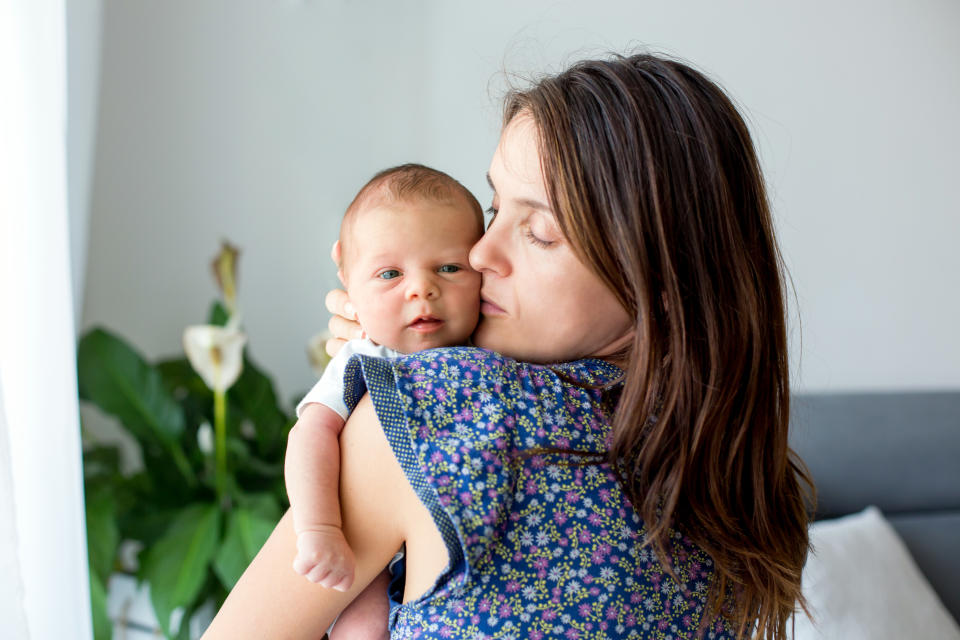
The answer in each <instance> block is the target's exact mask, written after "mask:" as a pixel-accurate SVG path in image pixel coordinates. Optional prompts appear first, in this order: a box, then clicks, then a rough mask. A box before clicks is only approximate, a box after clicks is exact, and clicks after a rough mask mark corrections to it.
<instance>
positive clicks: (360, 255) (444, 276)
mask: <svg viewBox="0 0 960 640" xmlns="http://www.w3.org/2000/svg"><path fill="white" fill-rule="evenodd" d="M478 226H479V223H478V222H477V220H476V218H475V217H474V215H473V213H472V212H470V211H469V210H466V209H465V208H464V207H463V206H456V205H448V204H440V203H436V202H419V203H414V204H401V205H392V206H377V207H373V208H371V209H368V210H365V211H362V212H358V214H357V218H356V220H355V221H354V222H353V227H352V228H351V230H350V240H349V242H348V247H347V252H348V253H347V255H345V256H344V259H345V261H346V275H345V282H344V284H345V286H346V288H347V293H348V294H349V295H350V301H351V302H352V303H353V305H354V308H356V310H357V315H358V317H359V320H360V324H361V325H362V326H363V329H364V331H366V332H367V336H368V337H369V338H370V339H371V340H373V341H374V342H376V343H378V344H382V345H385V346H387V347H390V348H391V349H395V350H397V351H400V352H403V353H413V352H415V351H421V350H423V349H431V348H433V347H444V346H450V345H456V344H463V343H465V342H466V341H467V339H468V338H469V337H470V334H471V333H473V329H474V327H476V325H477V320H478V318H479V313H480V273H479V272H477V271H474V270H473V269H471V268H470V263H469V262H468V261H467V256H468V255H469V253H470V248H471V247H472V246H473V244H474V243H475V242H476V241H477V239H478V238H479V237H480V235H481V231H480V229H479V228H478Z"/></svg>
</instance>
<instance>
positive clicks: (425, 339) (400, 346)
mask: <svg viewBox="0 0 960 640" xmlns="http://www.w3.org/2000/svg"><path fill="white" fill-rule="evenodd" d="M403 333H404V335H401V336H399V337H397V336H391V337H390V338H387V339H385V340H384V341H382V342H381V341H379V340H377V338H376V337H375V336H367V337H368V338H370V339H371V340H373V341H374V342H376V343H377V344H379V345H383V346H385V347H387V348H389V349H393V350H394V351H398V352H400V353H416V352H417V351H425V350H427V349H439V348H441V347H458V346H463V345H466V344H468V343H469V342H470V336H469V335H466V336H463V337H462V338H460V337H459V336H418V335H415V334H414V335H408V334H409V333H410V332H409V330H408V331H404V332H403Z"/></svg>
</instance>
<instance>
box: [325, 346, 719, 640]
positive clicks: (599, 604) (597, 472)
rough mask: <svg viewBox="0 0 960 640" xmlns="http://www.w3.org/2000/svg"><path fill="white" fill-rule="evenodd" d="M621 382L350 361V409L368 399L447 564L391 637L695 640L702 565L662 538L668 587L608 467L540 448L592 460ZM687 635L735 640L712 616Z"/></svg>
mask: <svg viewBox="0 0 960 640" xmlns="http://www.w3.org/2000/svg"><path fill="white" fill-rule="evenodd" d="M620 374H621V371H620V370H619V369H618V368H616V367H615V366H613V365H610V364H608V363H605V362H603V361H600V360H592V359H591V360H581V361H578V362H573V363H565V364H561V365H553V366H551V367H544V366H539V365H531V364H526V363H521V362H517V361H514V360H511V359H508V358H505V357H503V356H500V355H498V354H496V353H493V352H490V351H486V350H482V349H477V348H471V347H451V348H444V349H432V350H429V351H423V352H420V353H416V354H412V355H409V356H405V357H402V358H398V359H395V360H382V359H378V358H371V357H368V356H356V357H355V358H354V359H353V360H351V362H350V363H349V365H348V366H347V372H346V375H345V379H344V383H345V390H344V397H345V400H346V401H347V405H348V406H350V407H352V406H354V405H355V404H356V402H357V401H359V399H360V397H361V396H362V395H363V393H364V392H365V391H369V392H370V394H371V397H372V399H373V403H374V406H375V408H376V412H377V415H378V417H379V419H380V422H381V424H382V426H383V429H384V432H385V433H386V435H387V439H388V441H389V442H390V446H391V447H392V449H393V451H394V453H395V455H396V456H397V459H398V461H399V462H400V465H401V467H402V468H403V470H404V472H405V474H406V476H407V478H408V480H409V481H410V483H411V485H412V486H413V487H414V489H415V490H416V492H417V494H418V496H419V497H420V499H421V500H422V501H423V503H424V504H425V505H426V506H427V508H428V510H429V511H430V513H431V515H432V516H433V519H434V521H435V522H436V524H437V527H438V528H439V530H440V532H441V533H442V535H443V538H444V541H445V542H446V545H447V549H448V552H449V555H450V564H449V565H448V567H447V569H446V570H445V571H444V573H443V574H442V575H441V576H440V577H439V578H438V580H437V582H436V584H435V585H434V586H433V587H432V588H431V589H430V590H428V592H427V593H426V594H424V595H423V596H422V597H421V598H419V599H417V600H415V601H411V602H408V603H406V604H403V605H401V606H399V607H396V608H395V609H394V610H393V612H392V614H391V619H390V630H391V637H392V638H424V639H426V638H471V639H473V638H477V639H491V640H492V639H495V638H496V639H500V640H521V639H526V638H529V639H531V640H544V639H548V638H549V639H554V638H556V639H563V640H588V639H590V640H593V639H596V640H599V639H606V638H651V639H658V640H679V639H681V638H694V637H698V636H697V631H698V626H699V624H700V620H701V617H702V616H703V615H704V611H705V605H706V595H707V589H708V587H709V585H710V584H711V580H712V575H713V572H712V561H711V559H710V557H709V556H708V555H707V554H705V553H704V552H703V551H702V550H700V549H699V548H698V547H696V546H695V545H694V544H693V543H692V542H691V541H690V540H689V539H688V538H686V537H685V536H683V535H682V534H681V533H679V532H674V533H672V535H671V539H670V551H671V555H672V563H673V566H674V569H675V571H676V572H677V574H678V577H679V578H680V583H679V584H678V583H677V582H675V581H674V580H673V578H671V577H670V575H669V574H668V573H667V572H666V571H665V570H664V568H663V565H662V564H661V563H660V562H659V561H658V560H657V558H656V556H655V554H654V553H653V551H652V549H651V548H650V547H643V548H641V542H642V541H643V537H644V526H643V523H642V521H641V520H640V518H639V517H638V516H637V514H636V513H635V512H634V510H633V508H632V507H631V505H630V503H629V502H628V501H627V499H626V496H625V495H624V494H623V492H622V491H621V489H620V486H619V483H618V481H617V479H616V477H615V475H614V474H613V472H612V469H611V467H610V466H609V465H607V464H596V463H593V464H588V463H586V462H585V459H584V458H583V457H582V456H571V455H569V454H564V453H561V452H548V453H537V452H538V451H540V450H542V449H555V450H571V449H572V450H576V451H578V452H584V453H602V452H603V451H605V447H606V443H607V442H608V438H609V436H610V420H611V411H612V404H611V403H612V402H614V401H615V398H613V397H612V396H613V395H615V394H616V393H618V391H619V385H618V383H617V379H618V377H619V376H620ZM597 386H605V387H606V389H604V390H601V389H597V388H591V387H597ZM700 631H701V636H700V637H703V638H707V639H711V640H712V639H717V640H719V639H721V638H730V637H733V635H732V634H731V633H730V630H729V628H728V627H727V626H726V624H725V623H724V619H723V618H718V619H717V620H714V621H711V622H710V624H709V625H707V626H706V628H705V629H702V630H700Z"/></svg>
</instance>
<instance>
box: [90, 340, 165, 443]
mask: <svg viewBox="0 0 960 640" xmlns="http://www.w3.org/2000/svg"><path fill="white" fill-rule="evenodd" d="M77 373H78V382H79V390H80V397H81V398H82V399H84V400H89V401H90V402H93V403H94V404H96V405H97V406H98V407H100V408H101V409H103V410H104V411H105V412H107V413H109V414H111V415H113V416H115V417H116V418H118V419H119V420H120V422H121V424H123V426H124V427H125V428H126V429H127V430H128V431H130V432H131V433H132V434H133V435H134V436H136V437H137V439H139V440H147V441H155V440H159V441H162V442H164V443H174V442H176V440H177V438H179V437H180V434H181V433H183V429H184V419H183V411H182V410H181V409H180V406H179V405H178V404H177V403H176V402H175V401H174V400H173V398H172V397H171V396H170V394H169V393H168V392H167V390H166V389H165V388H164V386H163V380H162V378H161V376H160V374H159V373H158V372H157V370H156V369H154V368H153V367H151V366H150V365H148V364H147V363H146V362H145V361H144V359H143V358H142V357H141V356H140V354H138V353H137V352H136V351H134V350H133V348H131V347H130V346H129V345H127V343H125V342H124V341H123V340H121V339H120V338H118V337H116V336H114V335H113V334H111V333H109V332H107V331H105V330H104V329H94V330H92V331H90V332H89V333H87V334H86V335H85V336H83V338H82V339H81V340H80V344H79V346H78V347H77Z"/></svg>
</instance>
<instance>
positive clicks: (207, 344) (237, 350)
mask: <svg viewBox="0 0 960 640" xmlns="http://www.w3.org/2000/svg"><path fill="white" fill-rule="evenodd" d="M246 343H247V336H246V334H244V333H243V332H242V331H240V330H239V329H238V328H237V323H235V322H233V318H231V322H230V323H228V324H227V326H226V327H218V326H215V325H209V324H202V325H194V326H191V327H187V328H186V329H185V330H184V331H183V349H184V351H186V353H187V359H188V360H190V365H191V366H192V367H193V370H194V371H196V372H197V373H198V374H200V377H201V378H203V381H204V382H205V383H206V385H207V386H208V387H210V389H212V390H213V391H220V392H225V391H226V390H227V389H229V388H230V387H231V386H232V385H233V383H234V382H236V381H237V378H239V377H240V372H241V371H243V346H244V345H245V344H246Z"/></svg>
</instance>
